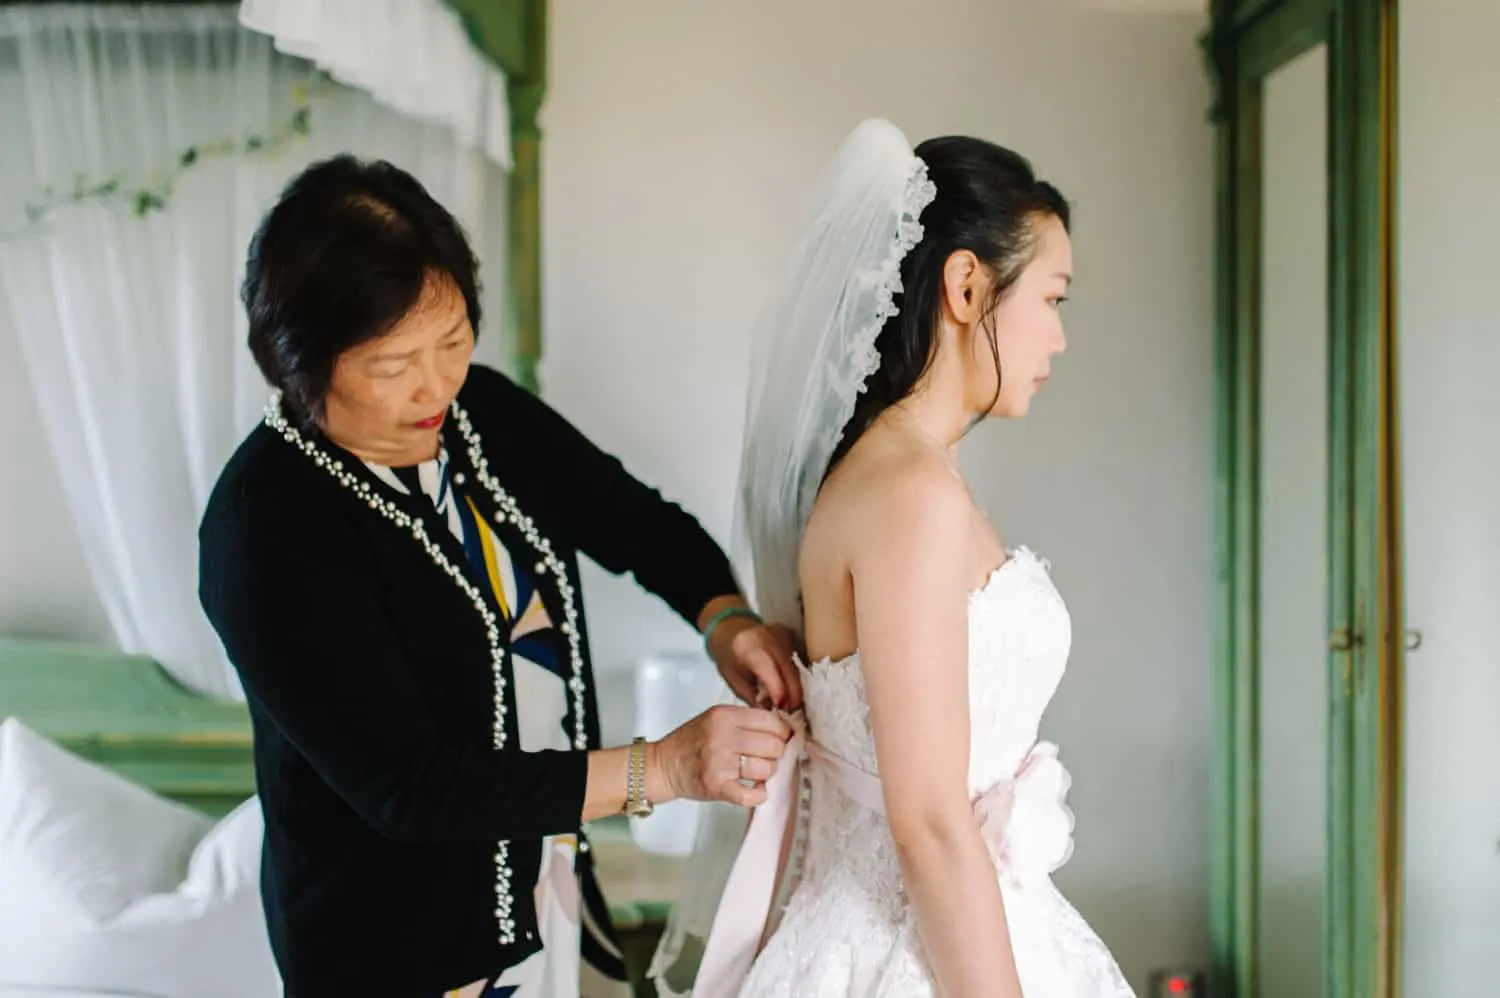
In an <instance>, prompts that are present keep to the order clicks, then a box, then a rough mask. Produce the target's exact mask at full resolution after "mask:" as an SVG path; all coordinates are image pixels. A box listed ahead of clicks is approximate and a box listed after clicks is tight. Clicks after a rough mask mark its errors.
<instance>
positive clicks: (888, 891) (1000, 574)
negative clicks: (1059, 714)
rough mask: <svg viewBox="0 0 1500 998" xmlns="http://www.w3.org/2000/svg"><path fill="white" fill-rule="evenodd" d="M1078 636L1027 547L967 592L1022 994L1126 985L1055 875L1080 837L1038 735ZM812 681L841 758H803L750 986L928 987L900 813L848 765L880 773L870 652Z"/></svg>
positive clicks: (811, 733) (810, 694) (877, 995)
mask: <svg viewBox="0 0 1500 998" xmlns="http://www.w3.org/2000/svg"><path fill="white" fill-rule="evenodd" d="M1071 643H1072V627H1071V622H1070V619H1069V616H1068V612H1067V608H1066V607H1065V605H1064V604H1063V601H1062V598H1061V597H1060V596H1059V594H1058V592H1057V590H1056V588H1054V586H1053V584H1052V580H1051V576H1050V573H1049V570H1048V566H1047V564H1046V562H1044V561H1043V560H1042V559H1041V558H1039V557H1037V556H1036V555H1035V554H1033V553H1032V552H1031V551H1030V550H1029V549H1026V548H1020V549H1017V550H1015V551H1013V552H1011V556H1010V558H1009V559H1008V560H1007V561H1006V562H1005V563H1004V564H1003V565H1001V566H1000V567H999V568H998V569H996V570H995V571H994V572H993V573H992V574H991V575H990V577H989V579H988V580H987V581H986V582H985V584H984V585H983V586H981V587H980V588H978V589H976V590H975V591H974V592H973V593H971V594H970V596H969V642H968V644H969V699H970V735H969V737H970V764H969V788H970V791H971V793H972V794H973V796H974V797H975V799H976V802H977V803H976V811H977V812H978V813H979V816H980V818H981V825H982V831H983V832H984V833H985V838H986V842H987V844H988V845H989V846H990V848H991V851H992V854H993V855H994V856H995V860H996V869H997V875H998V877H999V880H1000V883H1001V886H1002V890H1003V891H1004V894H1005V898H1006V910H1007V922H1008V925H1009V928H1010V932H1011V938H1012V947H1013V950H1014V952H1015V955H1016V964H1017V969H1018V971H1019V972H1020V975H1021V981H1022V985H1023V988H1024V989H1025V992H1026V994H1027V995H1028V996H1033V995H1035V996H1045V998H1129V996H1132V994H1133V993H1132V992H1131V990H1130V988H1129V985H1127V984H1126V983H1125V980H1124V978H1123V976H1122V975H1121V974H1120V972H1119V970H1118V968H1117V967H1116V966H1115V963H1114V961H1113V959H1112V958H1111V957H1110V955H1109V952H1108V950H1107V949H1105V947H1104V945H1103V943H1101V942H1100V941H1099V939H1098V937H1097V936H1095V935H1094V933H1093V932H1092V930H1090V929H1089V927H1088V925H1087V924H1086V923H1085V922H1084V920H1083V919H1082V918H1081V917H1080V916H1079V915H1078V913H1077V912H1076V911H1074V910H1073V908H1072V907H1071V906H1070V905H1069V904H1068V903H1067V901H1066V900H1064V899H1063V898H1062V896H1061V894H1059V893H1058V892H1057V890H1056V888H1055V887H1053V886H1052V882H1051V880H1050V878H1049V876H1048V875H1049V874H1050V873H1051V872H1052V870H1054V869H1055V868H1056V867H1057V866H1059V865H1061V863H1062V862H1064V861H1065V860H1066V858H1067V856H1068V854H1069V852H1070V850H1071V832H1072V815H1071V813H1070V812H1068V810H1067V808H1066V805H1065V804H1064V802H1063V797H1064V795H1065V794H1066V791H1067V789H1068V779H1067V774H1066V771H1065V770H1063V768H1062V766H1061V764H1060V763H1059V762H1058V761H1057V758H1056V750H1055V747H1053V746H1050V745H1047V744H1045V743H1038V741H1037V735H1038V731H1039V728H1040V724H1041V719H1042V715H1043V713H1044V712H1045V710H1046V707H1047V704H1048V702H1049V701H1050V700H1051V699H1052V696H1053V694H1054V693H1055V692H1056V691H1057V687H1058V684H1059V683H1060V682H1061V680H1062V676H1063V672H1064V670H1065V668H1066V665H1067V659H1068V651H1069V648H1070V646H1071ZM802 682H803V691H804V701H805V705H806V708H805V709H806V719H807V734H808V737H809V739H810V740H811V744H812V745H813V746H814V747H815V748H816V749H817V750H818V751H819V752H822V753H826V755H827V756H831V757H832V760H833V761H835V762H837V763H838V764H837V765H828V764H823V765H819V764H817V763H818V759H817V758H816V757H814V759H813V764H811V765H808V766H806V767H804V768H805V772H806V780H807V785H806V787H805V788H804V790H803V794H804V797H805V802H806V807H805V809H804V814H805V816H806V818H805V820H806V826H805V829H804V832H803V836H805V849H803V850H801V851H803V853H804V856H803V860H802V869H801V873H800V877H799V879H798V883H797V887H796V889H795V891H794V892H793V893H792V895H791V897H790V899H789V901H788V903H787V906H786V909H785V912H784V915H783V917H782V918H781V920H780V923H779V926H778V928H777V930H776V932H775V933H774V934H773V935H772V936H771V938H770V940H769V941H768V943H767V945H766V947H765V949H764V951H763V952H762V953H761V954H760V956H759V957H758V958H757V960H756V962H755V965H754V966H753V967H752V969H751V972H750V976H749V978H748V979H747V980H746V982H745V985H744V987H743V988H742V990H741V992H740V993H741V995H742V996H750V995H754V996H756V998H791V996H808V998H814V996H815V998H829V996H834V995H837V996H840V998H842V996H845V995H849V996H854V995H858V996H860V998H885V996H892V998H894V996H897V995H900V996H903V998H905V996H911V995H931V994H933V993H934V986H933V983H932V979H931V975H930V972H929V970H928V968H927V966H926V962H925V957H924V955H923V952H922V948H921V945H920V942H919V941H918V938H917V935H916V933H915V924H914V915H913V913H912V912H911V910H910V908H909V905H908V903H907V900H906V894H905V891H904V889H903V884H902V873H901V868H900V864H899V861H898V858H897V855H896V849H895V844H894V842H893V841H892V839H891V835H890V828H889V824H888V822H887V820H886V818H885V815H884V814H883V813H882V809H881V808H880V807H878V806H875V805H877V804H878V800H877V801H872V800H871V798H870V794H869V792H868V790H864V791H861V792H854V788H853V785H852V783H851V777H850V770H851V768H852V770H855V771H862V773H863V774H869V776H870V777H875V776H878V773H879V767H878V765H877V762H876V756H875V743H874V736H873V734H872V732H871V730H870V723H869V705H868V702H867V700H866V697H865V685H864V675H863V672H862V670H861V668H860V658H859V655H858V654H857V653H856V654H854V655H851V656H849V657H848V658H845V659H841V660H836V661H831V660H827V659H825V660H823V661H820V662H816V663H814V664H813V665H812V666H811V667H807V668H804V669H803V674H802ZM828 761H829V760H827V759H825V760H824V762H825V763H826V762H828ZM840 770H843V772H842V773H841V772H840ZM855 779H856V780H857V779H858V774H856V776H855Z"/></svg>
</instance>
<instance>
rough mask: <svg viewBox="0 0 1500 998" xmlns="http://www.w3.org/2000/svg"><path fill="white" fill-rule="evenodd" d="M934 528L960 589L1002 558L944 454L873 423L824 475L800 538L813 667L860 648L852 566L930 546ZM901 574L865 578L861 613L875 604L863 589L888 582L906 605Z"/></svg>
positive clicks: (908, 595)
mask: <svg viewBox="0 0 1500 998" xmlns="http://www.w3.org/2000/svg"><path fill="white" fill-rule="evenodd" d="M934 521H941V525H940V526H939V525H937V524H935V523H934ZM933 530H937V531H940V534H941V536H942V537H943V538H945V541H946V543H951V544H953V545H955V546H956V547H957V548H958V550H959V551H960V552H961V553H962V557H961V558H955V559H953V567H954V568H955V569H962V570H963V573H964V574H963V580H962V583H961V589H962V591H963V592H968V591H971V590H973V589H976V588H978V587H979V586H980V585H982V584H983V583H984V581H985V579H986V578H988V576H989V575H990V573H991V572H993V571H994V569H995V568H996V567H998V566H999V565H1000V564H1001V563H1002V562H1004V561H1005V549H1004V547H1003V545H1002V544H1001V541H1000V539H999V537H997V536H996V533H995V531H994V529H993V528H992V527H991V525H990V522H989V520H987V519H986V518H985V516H984V513H983V511H982V510H981V509H980V508H979V506H978V505H977V504H976V503H975V502H974V500H973V497H972V494H971V493H970V491H969V488H968V485H967V484H966V483H965V482H964V480H963V477H962V476H961V475H960V473H959V471H958V469H957V467H956V466H955V464H954V462H953V460H952V458H951V457H950V456H949V455H948V454H947V453H945V452H943V451H941V450H939V449H937V448H935V447H933V446H930V445H928V444H926V443H925V442H924V441H921V440H918V439H917V438H915V437H914V436H913V435H912V434H911V433H910V432H909V431H906V430H904V429H902V428H900V427H897V426H894V425H892V424H891V422H890V421H885V420H882V421H879V422H877V423H876V424H875V425H874V426H873V427H871V428H870V430H869V431H868V432H866V433H865V435H864V436H863V437H861V438H860V440H859V443H858V444H856V445H855V447H854V448H853V449H852V450H851V451H850V452H849V456H848V457H846V458H845V459H844V460H843V461H842V462H840V464H839V466H838V467H837V468H835V469H834V471H833V473H832V474H831V475H829V477H828V481H827V482H826V483H825V484H824V486H823V489H822V491H821V492H820V493H819V495H818V500H817V502H816V503H815V504H814V505H813V511H812V515H811V516H810V517H809V519H808V524H807V530H806V532H805V533H804V535H803V540H802V549H801V552H800V556H799V565H798V568H799V574H800V576H801V580H802V600H803V628H804V633H803V639H804V641H805V643H806V647H807V651H808V653H809V655H810V656H811V657H812V659H813V660H814V661H817V660H820V659H824V658H832V659H841V658H845V657H847V656H848V655H850V654H852V653H853V652H854V651H855V650H856V649H857V647H858V645H859V637H858V635H859V625H858V615H859V610H860V607H859V606H857V605H856V599H855V595H856V594H855V581H854V580H855V576H854V572H855V568H856V566H860V565H869V563H870V562H871V561H872V560H873V559H880V560H882V561H884V560H886V559H887V558H889V556H890V554H891V553H892V552H893V551H895V550H899V549H901V548H903V547H905V546H907V545H908V544H911V543H916V544H922V543H926V542H928V541H934V540H936V539H937V538H936V537H933V536H932V535H931V533H930V531H933ZM918 532H920V533H921V534H922V536H920V537H919V536H916V534H917V533H918ZM944 560H945V561H946V560H948V559H944ZM909 567H910V566H908V568H909ZM906 578H907V576H904V575H901V574H897V573H892V572H882V573H869V574H868V576H867V578H866V579H865V580H864V581H863V582H862V585H861V590H862V592H863V594H864V595H865V596H866V597H868V598H869V599H870V600H871V606H870V607H869V610H870V611H871V612H874V609H875V607H874V604H875V603H876V602H883V600H882V599H881V598H880V595H879V594H875V593H871V591H870V587H871V586H872V585H888V586H890V587H891V588H892V589H893V590H897V591H896V592H893V593H891V594H890V595H891V596H893V597H895V598H896V599H904V600H907V601H910V600H911V598H912V595H913V594H912V591H911V589H910V588H909V587H908V586H907V585H906V584H905V582H906ZM933 595H935V596H937V597H938V598H942V596H941V593H934V594H933Z"/></svg>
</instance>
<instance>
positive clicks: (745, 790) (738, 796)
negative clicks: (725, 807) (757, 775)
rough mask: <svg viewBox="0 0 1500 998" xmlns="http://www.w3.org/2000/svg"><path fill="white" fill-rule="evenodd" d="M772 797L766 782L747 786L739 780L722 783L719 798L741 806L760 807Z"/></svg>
mask: <svg viewBox="0 0 1500 998" xmlns="http://www.w3.org/2000/svg"><path fill="white" fill-rule="evenodd" d="M769 797H770V795H769V794H767V793H766V786H765V784H764V783H757V784H755V785H754V786H750V787H747V786H745V785H744V784H743V783H741V782H740V781H738V780H730V781H729V782H728V783H724V784H720V786H719V793H718V799H719V800H722V801H725V802H726V803H729V804H738V805H739V806H740V807H760V806H761V805H762V804H764V803H765V802H766V800H767V799H768V798H769Z"/></svg>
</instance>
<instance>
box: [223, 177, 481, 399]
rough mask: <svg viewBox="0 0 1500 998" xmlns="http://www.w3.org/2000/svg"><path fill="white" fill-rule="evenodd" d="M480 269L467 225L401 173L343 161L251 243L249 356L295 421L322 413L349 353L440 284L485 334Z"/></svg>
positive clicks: (302, 188) (295, 195)
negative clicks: (441, 280)
mask: <svg viewBox="0 0 1500 998" xmlns="http://www.w3.org/2000/svg"><path fill="white" fill-rule="evenodd" d="M478 271H479V265H478V261H476V260H475V259H474V252H473V250H472V249H470V247H469V241H468V239H467V238H466V237H465V235H464V231H463V228H462V227H461V226H460V225H459V224H458V221H457V220H456V219H454V217H453V216H452V215H451V214H449V213H448V211H447V210H446V209H445V208H443V206H442V205H440V204H438V203H437V201H435V200H434V199H433V197H432V195H430V194H428V193H427V191H426V190H425V189H424V188H423V187H422V185H421V184H420V183H418V182H417V180H416V178H415V177H413V176H412V175H411V174H409V173H407V172H406V171H404V170H402V169H400V168H399V167H396V166H393V165H391V164H390V163H387V162H385V161H383V160H376V161H373V162H367V161H363V160H359V159H356V158H355V157H353V156H347V155H344V156H336V157H334V158H333V159H328V160H324V161H323V162H320V163H314V164H313V165H311V166H309V167H308V168H307V169H305V170H303V171H302V173H301V174H299V175H298V176H297V177H295V178H294V179H293V180H292V181H291V182H290V183H289V184H287V186H286V188H285V189H284V190H283V191H282V193H281V199H280V200H279V201H277V202H276V205H275V206H274V207H273V208H272V209H271V210H270V211H269V212H268V213H267V214H266V217H265V218H264V219H263V220H262V221H261V224H260V228H259V229H258V230H257V231H256V233H255V237H254V239H252V240H251V243H250V253H249V258H248V260H247V261H246V265H245V282H244V285H243V287H242V289H241V298H242V300H243V301H244V303H245V312H246V315H247V316H248V317H249V320H250V352H251V353H252V354H253V355H254V356H255V363H256V364H257V365H258V366H259V367H260V370H261V373H262V374H264V375H265V377H266V380H267V381H269V382H270V383H271V384H272V386H273V387H275V388H278V389H280V390H281V391H282V393H283V395H284V396H285V399H286V401H287V404H288V408H289V410H290V412H291V414H293V415H294V416H295V417H296V418H299V419H301V420H303V421H310V420H313V419H315V418H317V417H319V416H321V414H322V410H323V402H324V399H325V397H326V396H327V394H328V386H329V382H330V381H331V380H332V379H333V370H334V365H335V364H336V362H337V361H338V358H339V355H340V354H342V353H344V351H346V350H348V349H350V348H351V347H354V346H358V345H359V344H360V343H364V342H366V341H368V340H372V339H375V338H376V337H378V336H381V335H383V334H384V333H386V332H388V331H389V330H390V329H391V327H392V326H394V325H396V324H397V323H398V322H400V321H401V319H402V318H403V317H405V316H406V314H407V313H408V312H410V311H411V309H412V307H413V306H415V305H416V304H417V302H418V301H419V300H420V298H421V296H422V290H423V288H424V287H425V286H426V284H427V281H428V280H429V278H430V277H432V276H433V275H442V276H443V277H445V278H447V279H449V280H451V281H452V282H453V284H454V285H455V286H456V287H457V288H458V290H459V293H460V294H462V295H463V297H464V304H465V306H466V307H467V309H468V313H469V323H470V324H471V325H472V326H473V327H474V332H475V334H476V335H478V332H479V317H480V309H479V273H478Z"/></svg>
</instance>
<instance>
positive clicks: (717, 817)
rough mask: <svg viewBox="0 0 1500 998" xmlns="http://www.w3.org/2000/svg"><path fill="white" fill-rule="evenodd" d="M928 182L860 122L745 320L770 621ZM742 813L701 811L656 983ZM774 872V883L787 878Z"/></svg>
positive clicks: (791, 616)
mask: <svg viewBox="0 0 1500 998" xmlns="http://www.w3.org/2000/svg"><path fill="white" fill-rule="evenodd" d="M936 194H937V191H936V189H935V188H934V187H933V185H932V182H931V181H930V180H929V179H928V177H927V168H926V165H925V164H924V163H923V162H922V161H921V160H920V159H919V158H918V157H917V156H916V155H915V154H914V153H913V152H912V148H911V145H910V143H909V142H908V141H907V139H906V136H905V135H903V134H902V133H901V131H900V130H899V129H898V128H896V126H894V125H893V124H891V123H890V122H888V121H884V120H880V119H870V120H867V121H864V122H861V123H860V124H859V125H858V126H857V127H856V128H855V129H854V130H853V132H851V133H850V134H849V136H848V137H847V138H846V139H845V140H844V142H843V143H842V145H840V147H839V149H838V151H837V153H836V154H835V156H834V158H833V162H832V164H831V165H830V166H829V167H828V169H827V171H826V172H825V173H824V175H823V178H822V181H821V183H820V184H819V187H818V189H817V193H816V196H815V198H814V201H813V204H812V211H811V216H810V218H809V219H808V221H807V223H806V225H805V227H804V229H803V231H802V233H801V235H800V237H799V239H798V241H797V244H796V247H795V249H794V250H793V252H792V256H791V260H790V263H789V265H788V267H787V269H786V272H785V277H784V279H783V282H782V285H781V287H780V288H778V289H777V290H776V292H775V294H774V295H773V296H772V297H771V299H770V300H769V302H768V303H767V305H766V307H765V309H764V310H763V311H762V313H761V315H760V316H759V318H758V319H757V321H756V323H755V326H754V327H753V332H752V337H753V338H752V342H751V350H752V368H751V380H750V390H749V399H748V407H747V413H746V416H747V419H746V426H745V434H744V443H743V452H742V457H741V461H740V474H739V489H738V495H737V500H736V510H735V544H734V548H735V561H736V567H737V569H738V571H739V574H740V576H741V578H742V580H744V581H745V582H747V583H750V585H749V586H748V588H749V589H750V595H751V598H752V600H753V602H754V603H755V605H756V606H757V607H758V609H759V611H760V613H761V615H762V616H763V617H764V618H765V619H766V621H767V622H769V623H778V624H785V625H787V626H788V627H791V628H792V629H793V630H795V631H798V632H800V631H801V629H802V612H801V598H800V586H799V583H798V572H797V556H798V548H799V547H800V545H801V541H802V532H803V528H804V527H805V526H806V523H807V518H808V515H809V513H810V512H811V510H812V505H813V500H814V499H815V498H816V497H817V494H818V490H819V487H820V486H821V484H822V481H823V477H824V475H825V474H826V473H827V470H828V464H829V461H830V460H831V459H832V457H833V454H834V450H835V448H836V447H837V446H838V443H839V440H840V439H841V437H842V434H843V431H844V427H845V426H846V425H847V424H848V422H849V420H850V418H851V417H852V416H853V414H854V407H855V402H856V400H857V398H858V396H859V394H860V392H862V391H863V390H864V386H865V381H866V379H868V378H869V377H870V375H871V374H873V373H874V372H875V370H876V368H877V367H878V365H879V362H880V357H879V354H878V352H877V350H876V345H875V341H876V337H877V336H878V335H879V334H880V330H881V328H882V327H883V326H884V325H885V323H886V321H887V320H888V319H889V318H890V317H891V316H893V315H895V314H896V312H897V310H898V308H897V305H896V301H895V297H896V295H898V294H900V293H901V290H902V286H901V261H902V260H903V258H904V257H905V256H906V254H907V253H908V252H910V250H911V249H912V247H913V246H915V245H916V244H917V243H918V242H919V241H920V240H921V238H922V225H921V223H920V222H919V221H918V219H919V218H920V216H921V214H922V211H923V209H925V208H926V207H927V205H929V204H930V203H931V202H932V200H933V198H934V197H935V196H936ZM747 820H748V815H747V812H745V811H744V810H743V809H740V808H736V807H732V806H730V805H727V804H713V805H704V806H703V807H702V809H701V811H700V818H699V827H698V836H697V842H696V844H695V846H694V851H693V853H692V854H691V855H690V856H689V857H688V859H687V861H686V864H685V867H684V875H683V890H682V896H681V897H680V898H679V899H678V901H677V903H676V905H675V906H674V907H673V910H672V913H671V915H670V917H669V919H668V922H667V927H666V931H665V933H664V934H663V936H662V940H661V943H660V945H659V947H658V949H657V952H656V956H655V959H654V960H653V962H652V966H651V970H650V976H651V977H652V978H654V979H655V980H656V983H657V987H658V990H659V992H660V993H661V994H662V995H663V996H668V995H688V994H691V992H692V985H693V980H694V977H695V975H696V971H697V961H698V957H699V955H700V954H701V952H702V948H703V944H704V941H705V940H706V939H707V937H708V933H709V930H710V929H711V928H712V925H713V920H714V915H715V912H716V910H717V907H718V903H719V899H720V896H721V894H722V892H723V890H724V884H725V881H726V880H727V878H728V876H729V870H730V867H731V866H732V865H733V862H734V858H735V854H736V852H737V850H738V848H739V842H740V840H741V838H742V837H743V835H744V832H745V828H746V824H747ZM795 866H796V864H795V862H794V863H792V864H790V867H791V868H793V869H795ZM780 886H781V887H782V888H783V890H782V891H781V893H784V892H785V888H786V887H787V886H788V885H785V884H783V885H780Z"/></svg>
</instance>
